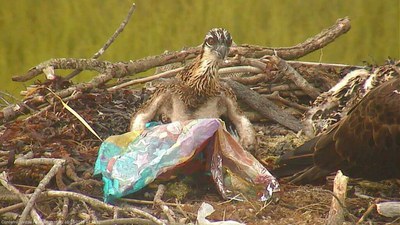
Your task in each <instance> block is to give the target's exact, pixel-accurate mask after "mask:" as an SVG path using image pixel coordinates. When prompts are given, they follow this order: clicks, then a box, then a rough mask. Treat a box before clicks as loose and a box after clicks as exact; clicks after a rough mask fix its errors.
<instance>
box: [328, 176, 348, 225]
mask: <svg viewBox="0 0 400 225" xmlns="http://www.w3.org/2000/svg"><path fill="white" fill-rule="evenodd" d="M348 180H349V178H348V177H347V176H345V175H343V173H342V171H340V170H339V171H338V172H337V174H336V177H335V180H334V184H333V193H334V194H335V195H336V196H337V198H332V205H331V209H330V210H329V215H328V219H327V224H328V225H334V224H335V225H336V224H343V222H344V214H345V213H344V209H343V207H342V205H343V206H344V203H345V200H346V191H347V182H348ZM339 201H340V202H339Z"/></svg>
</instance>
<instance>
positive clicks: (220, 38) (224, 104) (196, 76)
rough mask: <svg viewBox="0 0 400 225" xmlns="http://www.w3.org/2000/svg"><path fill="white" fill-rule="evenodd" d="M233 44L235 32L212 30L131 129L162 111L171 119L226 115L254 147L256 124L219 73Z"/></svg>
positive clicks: (161, 86) (244, 141) (247, 145)
mask: <svg viewBox="0 0 400 225" xmlns="http://www.w3.org/2000/svg"><path fill="white" fill-rule="evenodd" d="M231 44H232V39H231V36H230V34H229V33H228V32H227V31H226V30H225V29H221V28H215V29H212V30H210V31H209V32H208V34H207V35H206V37H205V40H204V42H203V45H202V51H201V53H200V55H199V56H198V57H196V58H195V59H194V60H193V61H192V63H191V64H189V65H188V66H186V67H185V68H184V69H183V70H182V71H181V72H180V73H178V74H177V75H176V77H175V78H173V79H170V80H168V81H165V82H163V83H160V84H159V85H158V86H157V87H156V91H155V92H154V93H153V95H152V97H151V98H150V99H149V101H147V102H146V103H145V104H144V105H143V107H141V109H140V110H139V111H138V112H137V113H136V114H135V115H134V116H133V117H132V120H131V126H130V129H131V130H137V129H143V128H144V126H145V124H146V123H147V122H149V121H150V120H152V119H153V118H155V117H157V116H158V115H162V116H163V117H164V118H165V117H166V118H167V119H168V120H170V121H184V120H192V119H199V118H219V117H226V118H228V119H229V120H230V121H231V122H232V123H233V124H234V125H235V127H236V129H237V131H238V133H239V137H240V141H241V144H242V145H243V146H244V147H245V148H252V147H253V146H254V144H255V132H254V130H253V127H252V125H251V123H250V121H249V120H248V119H247V118H246V117H245V116H244V114H243V113H242V112H241V110H240V109H239V108H238V105H237V102H236V96H235V94H234V93H233V91H232V90H231V89H230V87H229V86H227V85H226V84H225V83H222V82H221V81H220V80H219V77H218V69H219V66H220V63H221V62H222V60H223V59H224V58H225V57H226V56H227V54H228V51H229V47H230V46H231Z"/></svg>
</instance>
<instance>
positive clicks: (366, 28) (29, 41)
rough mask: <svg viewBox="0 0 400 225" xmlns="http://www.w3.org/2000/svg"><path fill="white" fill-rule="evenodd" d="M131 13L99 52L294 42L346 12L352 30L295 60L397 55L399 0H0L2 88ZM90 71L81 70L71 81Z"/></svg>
mask: <svg viewBox="0 0 400 225" xmlns="http://www.w3.org/2000/svg"><path fill="white" fill-rule="evenodd" d="M133 2H135V3H136V6H137V7H136V11H135V13H134V15H133V17H132V18H131V21H130V22H129V24H128V25H127V27H126V28H125V30H124V32H123V33H122V34H121V35H120V36H119V38H118V39H117V40H116V41H115V43H114V44H113V45H112V46H111V47H110V48H109V49H108V50H107V52H106V53H105V54H104V55H103V56H102V57H101V59H103V60H109V61H127V60H131V59H138V58H142V57H145V56H149V55H156V54H160V53H162V52H163V51H164V50H179V49H181V48H182V47H185V46H195V45H198V44H200V43H201V42H202V40H203V37H204V35H205V33H206V32H207V31H208V30H209V29H210V28H213V27H225V28H226V29H228V30H229V31H230V32H231V34H232V36H233V38H234V41H235V42H236V43H238V44H243V43H247V44H257V45H264V46H269V47H284V46H292V45H295V44H298V43H300V42H303V41H304V40H305V39H307V38H309V37H311V36H313V35H315V34H316V33H318V32H320V31H321V30H322V29H323V28H326V27H329V26H331V25H332V24H334V23H335V21H336V20H337V19H338V18H342V17H345V16H349V18H350V19H351V24H352V28H351V30H350V31H349V32H348V33H347V34H345V35H344V36H342V37H340V38H339V39H338V40H337V41H335V42H333V43H331V44H330V45H328V46H327V47H325V48H324V49H322V50H321V51H317V52H315V53H313V54H310V55H308V56H306V57H304V58H302V59H301V60H307V61H317V62H318V61H321V62H332V63H345V64H363V62H364V61H368V62H370V63H382V62H384V60H385V59H387V58H388V57H392V58H397V59H399V58H400V1H399V0H379V1H378V0H264V1H261V0H260V1H250V0H209V1H200V0H198V1H191V0H136V1H131V0H69V1H68V0H12V1H9V0H0V43H1V44H0V91H7V92H10V93H12V94H14V95H18V93H19V91H21V90H22V89H24V86H25V85H28V84H29V83H25V84H24V83H16V82H12V81H11V76H12V75H16V74H23V73H25V72H26V71H27V70H28V69H29V68H31V67H33V66H35V65H37V64H38V63H40V62H42V61H45V60H48V59H50V58H57V57H77V58H88V57H91V56H92V55H93V54H94V53H95V52H96V51H97V50H98V49H99V48H100V47H101V46H102V45H103V44H104V43H105V41H106V40H107V39H108V38H109V37H110V36H111V35H112V34H113V33H114V31H115V30H116V28H117V27H118V26H119V25H120V23H121V22H122V20H123V19H124V18H125V16H126V13H127V12H128V9H129V7H130V5H131V3H133ZM93 75H94V74H91V73H83V74H81V75H79V77H78V78H77V80H76V81H82V80H87V79H89V78H90V77H91V76H93Z"/></svg>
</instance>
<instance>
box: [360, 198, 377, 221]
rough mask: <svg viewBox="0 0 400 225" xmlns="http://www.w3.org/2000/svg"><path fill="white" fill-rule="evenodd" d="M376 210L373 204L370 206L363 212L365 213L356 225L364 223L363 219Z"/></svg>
mask: <svg viewBox="0 0 400 225" xmlns="http://www.w3.org/2000/svg"><path fill="white" fill-rule="evenodd" d="M375 208H376V204H375V203H373V204H371V205H370V206H369V207H368V209H367V210H366V211H365V213H364V214H363V215H362V216H361V218H360V219H359V220H358V221H357V224H360V223H362V222H364V221H365V219H366V218H367V217H368V216H369V214H371V212H372V211H373V210H374V209H375Z"/></svg>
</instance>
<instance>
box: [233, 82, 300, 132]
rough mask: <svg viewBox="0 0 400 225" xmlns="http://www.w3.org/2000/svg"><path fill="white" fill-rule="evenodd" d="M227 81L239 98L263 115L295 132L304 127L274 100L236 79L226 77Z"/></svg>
mask: <svg viewBox="0 0 400 225" xmlns="http://www.w3.org/2000/svg"><path fill="white" fill-rule="evenodd" d="M225 81H226V83H228V84H229V86H230V87H231V88H232V89H233V91H234V92H235V94H236V96H237V97H238V99H240V100H243V101H244V102H246V103H247V104H248V105H249V106H250V107H251V108H253V109H254V110H256V111H257V112H259V113H260V114H261V115H263V116H265V117H267V118H270V119H272V120H274V121H276V122H278V123H280V124H282V125H283V126H285V127H287V128H289V129H291V130H293V131H295V132H298V131H300V130H301V129H302V128H303V126H302V124H301V123H300V121H299V120H297V119H296V118H295V117H293V116H292V115H290V114H287V113H286V112H285V111H283V110H282V109H281V108H279V106H277V105H276V104H275V103H273V102H272V101H270V100H268V99H267V98H263V97H262V96H261V95H260V94H258V93H257V92H255V91H253V90H250V89H249V88H248V87H247V86H245V85H243V84H240V83H238V82H236V81H233V80H230V79H226V80H225Z"/></svg>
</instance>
